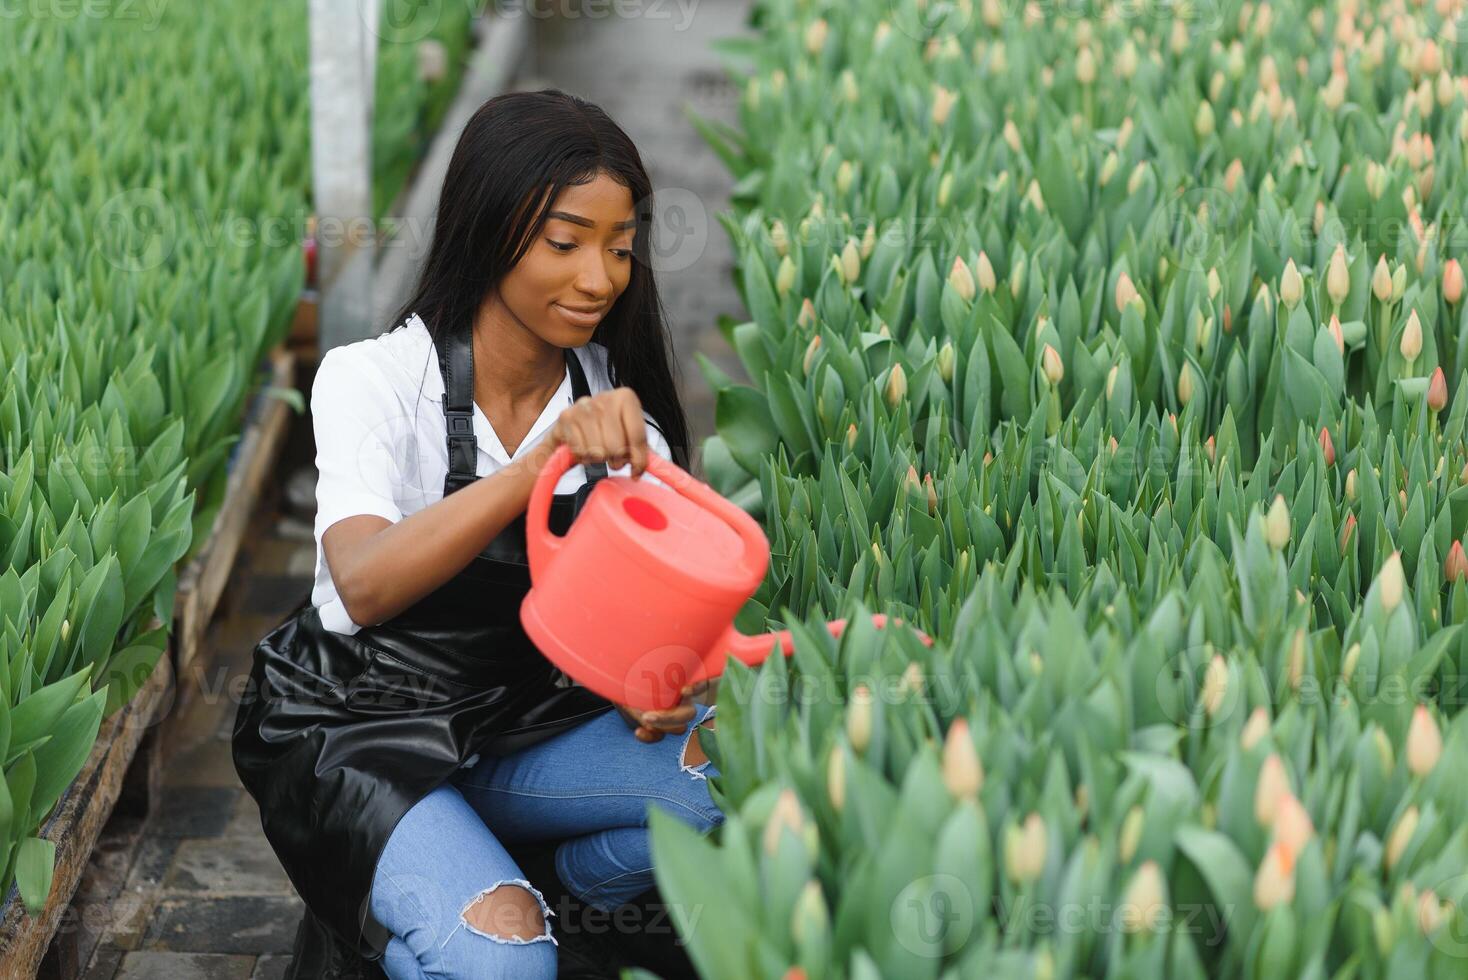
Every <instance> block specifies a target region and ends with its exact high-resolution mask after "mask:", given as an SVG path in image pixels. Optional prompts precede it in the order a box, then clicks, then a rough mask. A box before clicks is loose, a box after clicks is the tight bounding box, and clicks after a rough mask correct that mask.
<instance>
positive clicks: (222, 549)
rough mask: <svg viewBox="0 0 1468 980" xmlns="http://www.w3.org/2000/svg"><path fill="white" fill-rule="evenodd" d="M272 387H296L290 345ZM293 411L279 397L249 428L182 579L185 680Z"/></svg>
mask: <svg viewBox="0 0 1468 980" xmlns="http://www.w3.org/2000/svg"><path fill="white" fill-rule="evenodd" d="M270 359H271V366H272V371H271V378H270V381H269V382H268V384H269V386H271V387H276V388H289V387H291V386H292V385H293V384H294V383H295V365H296V356H295V354H294V353H293V352H292V351H290V350H289V349H287V348H285V347H279V346H278V347H276V348H274V349H273V350H272V351H271V352H270ZM290 418H291V408H290V406H289V405H287V404H286V403H285V402H283V401H281V400H279V399H274V398H272V399H269V400H267V401H266V403H265V405H264V407H263V409H262V410H261V412H260V415H259V417H258V418H256V419H255V420H254V421H253V422H252V423H251V424H250V425H249V427H247V428H246V430H245V435H244V439H243V442H242V444H241V446H240V452H239V455H238V457H237V458H236V465H235V467H234V469H233V471H231V473H230V476H229V482H228V483H227V484H226V486H225V492H224V502H223V504H222V505H221V506H220V508H219V514H218V516H217V517H216V518H215V521H214V527H213V528H212V530H211V531H210V534H209V542H208V544H206V545H205V546H204V548H203V549H202V550H201V551H200V552H199V554H198V555H196V556H195V558H194V560H193V561H192V562H190V563H189V566H188V567H187V568H186V569H185V570H184V573H183V575H182V576H180V578H179V584H178V591H177V592H176V593H175V595H174V621H173V638H172V639H173V642H172V644H171V645H172V647H173V649H174V653H175V656H174V669H175V670H176V671H177V673H178V677H179V679H180V682H181V683H183V682H185V681H187V680H188V673H187V672H188V669H189V667H190V666H191V665H192V664H193V663H194V661H195V660H196V659H198V653H199V650H200V648H201V647H202V646H203V643H204V636H205V634H206V633H207V632H208V628H209V622H210V620H212V619H213V617H214V611H215V609H216V608H218V605H219V599H220V596H221V595H223V593H224V587H225V585H226V584H228V582H229V576H230V573H231V572H232V571H233V569H234V563H235V559H236V558H237V557H238V556H239V550H240V545H241V543H242V542H243V541H244V536H245V531H246V530H247V528H248V527H249V523H250V517H251V515H252V514H253V513H254V510H255V505H256V504H257V503H258V502H259V499H260V495H261V491H262V490H263V489H264V486H265V481H266V480H267V479H268V478H269V476H270V473H271V471H272V470H273V469H274V466H275V462H276V460H277V459H278V458H279V456H280V452H281V451H282V450H283V449H284V447H285V441H286V435H287V434H288V432H289V430H290Z"/></svg>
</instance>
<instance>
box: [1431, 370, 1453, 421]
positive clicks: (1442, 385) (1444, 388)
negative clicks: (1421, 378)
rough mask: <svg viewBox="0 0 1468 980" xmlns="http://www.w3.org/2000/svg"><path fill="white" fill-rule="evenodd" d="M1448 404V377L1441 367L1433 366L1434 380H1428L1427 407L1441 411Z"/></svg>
mask: <svg viewBox="0 0 1468 980" xmlns="http://www.w3.org/2000/svg"><path fill="white" fill-rule="evenodd" d="M1447 405H1448V379H1447V377H1446V376H1445V375H1444V374H1443V369H1442V368H1441V367H1436V368H1433V371H1432V380H1430V381H1428V382H1427V407H1428V408H1430V409H1432V410H1433V411H1434V412H1441V411H1442V410H1443V409H1444V408H1446V407H1447Z"/></svg>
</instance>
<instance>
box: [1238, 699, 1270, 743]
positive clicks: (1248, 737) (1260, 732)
mask: <svg viewBox="0 0 1468 980" xmlns="http://www.w3.org/2000/svg"><path fill="white" fill-rule="evenodd" d="M1269 727H1270V725H1269V712H1268V711H1266V710H1265V709H1264V708H1263V707H1262V706H1260V707H1258V708H1255V709H1254V710H1253V711H1251V712H1249V720H1248V721H1246V722H1244V730H1243V731H1241V732H1239V745H1240V747H1242V748H1243V750H1244V751H1245V752H1247V751H1249V750H1250V749H1252V748H1253V747H1254V746H1256V745H1258V744H1259V742H1260V741H1261V740H1262V739H1263V738H1264V736H1266V735H1268V734H1269Z"/></svg>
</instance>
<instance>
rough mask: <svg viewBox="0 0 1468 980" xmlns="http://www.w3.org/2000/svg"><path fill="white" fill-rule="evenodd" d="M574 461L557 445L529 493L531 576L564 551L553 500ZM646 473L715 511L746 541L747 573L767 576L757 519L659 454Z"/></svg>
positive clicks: (756, 578) (527, 536) (763, 540)
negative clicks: (553, 526) (553, 524)
mask: <svg viewBox="0 0 1468 980" xmlns="http://www.w3.org/2000/svg"><path fill="white" fill-rule="evenodd" d="M573 462H574V460H573V458H572V456H571V447H569V446H566V445H561V446H558V447H557V448H556V451H555V452H554V453H552V454H551V458H550V459H549V460H547V461H546V464H545V468H544V469H542V470H541V471H540V476H538V477H536V479H535V487H534V488H533V489H532V490H531V491H530V506H529V508H528V509H527V510H526V513H525V546H526V553H527V556H528V558H529V560H530V574H531V576H532V577H533V576H535V575H536V573H537V572H543V570H544V569H545V567H546V566H547V564H548V563H549V562H550V560H551V559H552V558H554V557H555V554H556V552H557V551H559V550H560V548H561V539H560V537H559V536H557V535H555V534H552V533H551V531H550V505H551V497H552V495H553V494H554V492H555V487H556V483H557V482H558V481H559V480H560V478H561V474H563V473H565V472H566V471H567V470H569V469H570V468H571V466H572V464H573ZM647 472H649V473H651V474H652V475H653V476H655V477H657V478H658V479H659V480H662V481H663V482H664V483H666V484H667V485H668V486H669V487H671V488H672V489H673V490H675V491H677V492H678V493H681V494H683V496H685V497H687V498H688V499H689V500H692V501H693V502H694V503H696V504H699V505H701V506H702V507H704V509H706V510H709V511H712V512H713V513H714V514H715V515H717V516H718V517H720V518H722V519H723V521H724V522H725V523H727V524H728V525H729V526H730V527H732V528H734V530H735V531H736V532H737V533H738V534H739V537H740V540H742V541H743V542H744V554H743V557H742V558H741V559H740V560H741V562H742V563H743V568H744V570H745V572H746V573H747V574H748V576H749V577H750V578H751V579H753V580H754V582H755V584H758V583H759V582H760V581H761V580H762V579H763V578H764V577H765V570H766V568H767V567H768V566H769V563H770V543H769V541H768V540H767V539H766V538H765V532H764V531H763V530H761V529H760V526H759V523H758V522H757V521H755V519H754V518H752V517H750V516H749V515H748V514H746V513H745V512H744V510H743V509H741V508H740V507H738V506H737V505H735V504H733V503H731V502H730V501H729V500H727V499H725V498H724V497H722V496H720V495H719V494H718V493H716V492H715V491H714V489H713V488H712V487H710V486H708V485H707V484H705V483H703V482H701V481H700V480H698V479H696V478H695V477H694V476H693V475H692V474H690V473H689V472H687V471H686V470H684V469H683V468H682V467H680V466H678V465H677V464H675V463H672V462H670V461H668V460H666V459H664V458H663V457H661V456H659V455H658V454H657V453H654V452H649V453H648V454H647Z"/></svg>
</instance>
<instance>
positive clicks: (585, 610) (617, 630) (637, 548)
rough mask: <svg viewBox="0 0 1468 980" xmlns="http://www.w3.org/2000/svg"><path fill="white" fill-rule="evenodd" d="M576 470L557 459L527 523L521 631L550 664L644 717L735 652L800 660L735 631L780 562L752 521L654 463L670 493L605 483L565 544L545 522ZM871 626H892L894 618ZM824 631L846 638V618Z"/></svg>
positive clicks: (753, 661) (567, 457)
mask: <svg viewBox="0 0 1468 980" xmlns="http://www.w3.org/2000/svg"><path fill="white" fill-rule="evenodd" d="M572 463H573V460H572V456H571V450H570V449H569V448H568V447H566V446H561V447H560V448H559V449H557V450H556V452H555V454H554V455H552V456H551V458H550V460H549V461H547V463H546V465H545V469H543V470H541V471H540V476H539V477H538V478H537V479H536V481H535V487H534V489H533V490H532V491H531V494H530V506H529V508H528V510H527V511H526V515H525V542H526V548H527V551H528V555H529V559H530V580H531V588H530V592H529V593H528V594H527V595H526V596H525V600H524V602H522V603H521V605H520V621H521V623H522V624H523V625H524V627H525V632H526V633H528V634H529V636H530V639H531V640H532V641H533V642H534V643H535V645H536V647H538V648H539V649H540V651H541V653H543V654H545V656H546V658H547V659H549V660H550V661H551V662H552V663H554V664H555V665H556V666H557V667H559V668H561V669H562V670H563V671H565V672H566V673H567V674H568V675H570V676H571V677H572V678H574V679H575V680H577V681H578V682H580V683H581V684H583V685H585V686H586V687H587V688H589V689H591V690H592V691H595V692H596V693H597V694H600V695H601V696H602V697H605V698H608V699H610V700H612V701H615V702H617V703H619V704H626V705H630V706H632V707H634V708H638V709H640V710H644V711H645V710H651V709H655V708H668V707H672V706H674V705H676V704H677V703H678V701H679V699H680V697H681V695H680V691H681V690H682V688H683V687H684V685H687V684H694V683H697V682H699V681H702V680H707V679H710V678H713V677H717V676H718V675H719V674H720V673H722V672H723V669H724V664H725V661H726V658H727V655H728V654H733V655H734V656H736V657H738V658H739V659H740V660H742V661H743V662H744V663H746V664H749V665H751V666H754V665H757V664H759V663H761V662H762V661H763V660H764V659H765V658H766V657H768V656H769V655H770V654H771V653H773V652H774V651H775V650H776V649H779V650H781V652H783V653H785V654H787V655H788V654H790V653H792V652H793V651H794V649H795V644H794V640H793V638H792V637H791V635H790V632H789V631H788V630H782V631H780V632H778V633H766V634H764V635H762V636H746V635H744V634H743V633H741V632H739V630H738V629H736V628H735V626H734V617H735V615H736V614H737V613H738V612H739V610H740V608H741V607H742V606H743V605H744V603H745V602H746V601H748V599H749V597H750V596H752V595H754V592H755V590H756V589H757V588H759V585H760V583H761V582H762V581H764V577H765V569H766V568H767V567H768V566H769V563H770V543H769V541H768V540H766V538H765V535H764V531H762V530H761V529H760V526H759V524H758V523H757V522H756V521H755V520H754V518H752V517H750V516H749V515H748V514H746V513H745V512H744V511H743V510H742V509H740V508H739V507H738V506H736V505H735V504H733V503H731V502H730V501H728V500H726V499H725V498H724V497H722V496H720V495H719V494H718V493H717V492H715V491H714V489H713V488H712V487H710V486H708V485H707V484H705V483H702V482H700V481H699V480H697V479H695V478H694V477H693V476H691V475H690V474H689V473H688V472H686V471H685V470H683V469H681V468H680V467H678V466H676V465H675V464H673V463H670V462H669V461H668V460H666V459H663V458H662V457H661V456H659V455H657V454H656V453H653V454H650V455H649V458H648V467H647V471H648V472H649V473H651V474H652V475H653V476H656V477H657V478H658V479H659V480H662V481H663V482H664V483H666V484H667V486H665V487H664V486H658V485H657V484H655V483H652V482H650V481H643V480H634V479H632V478H630V477H625V476H614V477H607V478H605V479H602V480H600V481H599V482H598V483H597V485H596V487H595V488H594V489H593V490H592V492H591V494H590V495H589V496H588V497H587V499H586V503H585V504H584V505H583V506H582V509H581V513H580V514H579V515H578V516H577V518H576V520H575V521H574V522H573V523H572V525H571V528H570V530H569V531H567V533H566V535H565V536H564V537H559V536H557V535H554V534H552V533H551V531H550V528H549V526H548V524H547V520H548V517H549V514H550V504H551V496H552V494H553V493H554V492H555V487H556V483H557V481H559V480H560V478H561V474H563V473H565V472H566V471H567V470H568V469H570V468H571V466H572ZM669 488H671V489H669ZM872 622H873V623H875V624H876V625H877V626H878V627H881V626H885V625H886V622H887V617H886V616H883V615H880V614H878V615H875V616H873V617H872ZM893 622H894V623H901V622H902V621H901V620H900V619H895V620H893ZM826 625H827V627H828V628H829V629H830V631H831V634H832V635H833V636H837V637H839V636H840V635H841V633H842V631H843V630H844V629H845V628H846V620H844V619H838V620H835V621H834V622H831V623H828V624H826ZM923 642H925V643H928V644H929V645H931V643H932V640H930V639H929V638H928V637H927V636H923Z"/></svg>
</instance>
